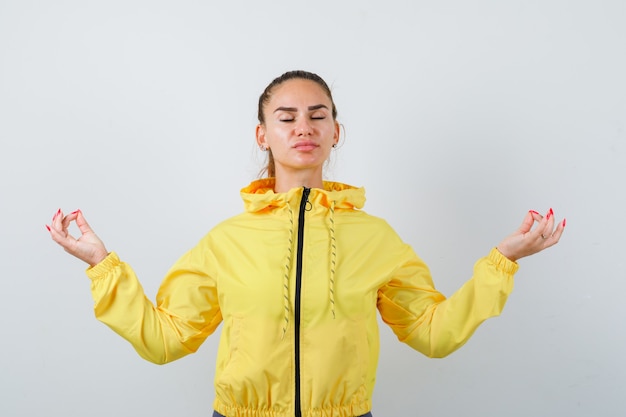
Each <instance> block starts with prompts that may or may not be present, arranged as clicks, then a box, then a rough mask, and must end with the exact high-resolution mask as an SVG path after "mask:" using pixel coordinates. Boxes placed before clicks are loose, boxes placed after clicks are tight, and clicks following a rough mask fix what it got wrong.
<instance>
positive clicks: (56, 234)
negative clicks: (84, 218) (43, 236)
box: [50, 227, 76, 250]
mask: <svg viewBox="0 0 626 417" xmlns="http://www.w3.org/2000/svg"><path fill="white" fill-rule="evenodd" d="M50 236H51V237H52V240H54V241H55V242H56V243H58V244H59V245H60V246H62V247H63V248H64V249H65V250H68V249H71V248H72V247H73V246H74V245H75V244H76V239H74V237H73V236H72V235H70V234H69V233H67V232H66V231H64V230H61V231H59V230H57V229H56V228H54V227H50Z"/></svg>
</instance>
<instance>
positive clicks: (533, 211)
mask: <svg viewBox="0 0 626 417" xmlns="http://www.w3.org/2000/svg"><path fill="white" fill-rule="evenodd" d="M528 211H529V212H531V213H532V214H539V212H538V211H535V210H528Z"/></svg>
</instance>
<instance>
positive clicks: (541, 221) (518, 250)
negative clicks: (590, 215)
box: [497, 209, 565, 262]
mask: <svg viewBox="0 0 626 417" xmlns="http://www.w3.org/2000/svg"><path fill="white" fill-rule="evenodd" d="M535 222H536V223H537V226H536V227H535V229H533V228H532V227H533V226H534V225H535ZM564 228H565V219H563V221H561V222H559V223H558V225H557V226H556V229H555V228H554V212H553V211H552V209H550V210H549V211H548V213H547V214H546V215H545V216H542V215H541V214H539V213H537V212H536V211H534V210H531V211H529V212H528V214H526V217H525V218H524V221H523V222H522V225H521V226H520V227H519V229H517V231H515V232H514V233H513V234H512V235H510V236H508V237H506V238H504V240H502V242H500V244H499V245H498V246H497V249H498V250H499V251H500V253H502V254H503V255H504V256H506V257H507V258H509V259H510V260H512V261H514V262H515V261H517V260H518V259H521V258H523V257H525V256H530V255H533V254H535V253H537V252H541V251H542V250H544V249H547V248H549V247H550V246H554V245H556V244H557V243H558V242H559V239H560V238H561V235H562V234H563V229H564Z"/></svg>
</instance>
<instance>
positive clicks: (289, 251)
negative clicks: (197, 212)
mask: <svg viewBox="0 0 626 417" xmlns="http://www.w3.org/2000/svg"><path fill="white" fill-rule="evenodd" d="M258 114H259V125H258V126H257V128H256V140H257V143H258V145H259V147H260V148H261V149H262V150H263V151H265V152H267V153H268V158H269V163H268V166H267V173H268V178H265V179H261V180H257V181H254V182H252V183H251V184H250V185H248V186H247V187H246V188H244V189H243V190H242V191H241V195H242V198H243V200H244V203H245V212H244V213H242V214H239V215H237V216H235V217H232V218H230V219H228V220H226V221H224V222H222V223H220V224H219V225H217V226H216V227H215V228H214V229H213V230H211V231H210V232H209V233H208V234H207V235H206V236H205V237H204V238H203V239H202V240H201V241H200V242H199V243H198V245H197V246H196V247H194V248H192V249H191V250H190V251H189V252H187V253H186V254H185V255H183V257H182V258H180V259H179V260H178V261H177V262H176V264H175V265H174V266H173V267H172V268H171V270H170V271H169V272H168V274H167V276H166V277H165V279H164V281H163V283H162V285H161V287H160V289H159V292H158V294H157V300H156V301H157V302H156V305H153V304H152V303H151V302H150V301H149V300H148V299H147V298H146V296H145V295H144V292H143V289H142V287H141V286H140V284H139V282H138V280H137V278H136V276H135V274H134V272H133V270H132V269H131V268H130V266H128V265H127V264H125V263H124V262H122V261H120V259H119V257H118V256H117V254H116V253H115V252H108V251H107V249H106V248H105V246H104V244H103V243H102V242H101V241H100V239H99V238H98V237H97V236H96V235H95V234H94V232H93V231H92V229H91V228H90V227H89V225H88V224H87V221H86V220H85V217H84V216H83V214H82V213H81V212H80V211H75V212H73V213H71V214H68V215H66V216H64V215H63V213H62V212H61V210H59V211H57V213H56V215H55V216H54V218H53V220H52V224H51V225H50V226H47V227H48V229H49V231H50V234H51V236H52V239H53V240H54V241H55V242H57V243H58V244H59V245H61V246H62V247H63V248H64V249H65V250H66V251H67V252H69V253H70V254H72V255H74V256H76V257H78V258H80V259H82V260H83V261H85V262H87V263H88V264H89V265H90V268H89V269H88V270H87V275H88V276H89V277H90V278H91V280H92V293H93V297H94V300H95V314H96V317H97V318H98V319H99V320H101V321H102V322H104V323H106V324H107V325H108V326H110V327H111V328H112V329H113V330H114V331H116V332H117V333H119V334H120V335H121V336H122V337H124V338H125V339H127V340H128V341H129V342H130V343H131V344H132V345H133V346H134V348H135V349H136V350H137V352H138V353H139V354H140V355H141V356H142V357H144V358H145V359H147V360H149V361H152V362H155V363H160V364H162V363H166V362H170V361H173V360H176V359H178V358H180V357H182V356H185V355H187V354H189V353H192V352H195V351H196V350H197V349H198V347H199V346H200V345H201V344H202V342H203V341H204V340H205V339H206V338H207V336H209V335H210V334H211V333H213V331H214V330H215V329H216V328H217V326H218V325H219V324H220V323H221V322H224V329H223V330H222V336H221V340H220V344H219V351H218V356H217V365H216V372H215V390H216V397H215V401H214V409H215V414H214V416H227V417H243V416H245V417H256V416H263V417H291V416H296V417H300V416H306V417H313V416H316V417H317V416H340V417H344V416H345V417H355V416H370V415H371V414H370V410H371V407H372V404H371V398H372V391H373V389H374V381H375V374H376V365H377V361H378V350H379V341H378V327H377V319H376V310H378V311H379V312H380V314H381V317H382V319H383V320H384V322H385V323H387V324H388V325H389V326H391V328H392V329H393V331H394V332H395V334H396V335H397V336H398V338H399V340H400V341H402V342H404V343H407V344H408V345H410V346H411V347H413V348H414V349H416V350H418V351H420V352H422V353H423V354H425V355H428V356H431V357H442V356H445V355H448V354H450V353H451V352H453V351H454V350H456V349H457V348H459V347H460V346H462V345H463V344H464V343H465V342H466V341H467V340H468V338H469V337H470V336H471V335H472V333H473V332H474V331H475V329H476V328H477V327H478V325H479V324H480V323H482V322H483V321H484V320H486V319H487V318H489V317H492V316H496V315H498V314H500V312H501V311H502V308H503V306H504V303H505V301H506V299H507V296H508V295H509V293H510V292H511V290H512V286H513V274H514V273H515V272H516V271H517V269H518V265H517V263H516V261H517V260H518V259H520V258H522V257H525V256H529V255H532V254H534V253H537V252H539V251H541V250H543V249H546V248H548V247H550V246H552V245H554V244H556V243H557V242H558V241H559V238H560V237H561V234H562V233H563V229H564V227H565V220H563V221H561V222H559V223H558V224H557V223H556V222H555V218H554V215H553V212H552V210H550V211H549V212H548V213H547V215H546V216H541V215H540V214H538V213H537V212H535V211H530V212H528V213H527V214H526V216H525V218H524V220H523V222H522V225H521V227H520V228H519V229H518V230H517V231H516V232H514V233H513V234H512V235H510V236H508V237H507V238H505V239H504V240H502V242H500V244H499V245H498V246H497V247H495V248H493V249H492V250H491V251H490V252H489V254H488V255H487V256H486V257H484V258H482V259H479V260H478V261H477V262H476V264H475V266H474V274H473V277H472V278H471V279H470V280H469V281H468V282H467V283H465V284H464V285H463V286H462V287H461V288H460V289H459V290H458V291H457V292H456V293H455V294H454V295H452V296H451V297H450V298H448V299H446V298H445V297H444V296H443V295H442V294H441V293H439V292H438V291H437V290H436V289H435V287H434V285H433V282H432V279H431V276H430V273H429V271H428V268H427V266H426V265H425V264H424V262H422V260H421V259H420V258H419V257H418V256H417V255H416V254H415V253H414V251H413V250H412V249H411V247H409V246H408V245H407V244H405V243H403V242H402V241H401V240H400V238H399V237H398V235H397V234H396V233H395V232H394V231H393V230H392V229H391V228H390V226H389V225H388V224H387V223H385V221H383V220H381V219H379V218H376V217H372V216H369V215H368V214H366V213H365V212H363V211H362V210H361V208H362V206H363V204H364V201H365V196H364V190H363V189H362V188H355V187H352V186H349V185H345V184H341V183H336V182H328V181H323V179H322V170H323V165H324V162H325V161H326V160H327V159H328V156H329V153H330V152H331V150H332V148H333V147H334V146H335V145H336V144H337V142H338V140H339V132H340V130H339V124H338V122H337V119H336V117H337V109H336V107H335V104H334V102H333V99H332V95H331V92H330V90H329V88H328V86H327V85H326V83H325V82H324V81H323V80H322V79H321V78H320V77H319V76H317V75H315V74H312V73H309V72H304V71H292V72H288V73H285V74H283V75H282V76H280V77H278V78H277V79H275V80H274V81H273V82H272V83H271V84H270V85H269V86H268V87H267V88H266V89H265V91H264V92H263V94H262V95H261V97H260V98H259V113H258ZM71 222H76V224H77V225H78V228H79V230H80V234H81V236H80V237H79V238H78V239H75V238H74V237H72V236H71V235H69V233H68V227H69V225H70V223H71ZM533 226H534V227H533Z"/></svg>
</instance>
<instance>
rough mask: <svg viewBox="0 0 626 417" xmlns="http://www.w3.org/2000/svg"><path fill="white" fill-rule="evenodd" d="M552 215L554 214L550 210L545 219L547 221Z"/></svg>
mask: <svg viewBox="0 0 626 417" xmlns="http://www.w3.org/2000/svg"><path fill="white" fill-rule="evenodd" d="M553 214H554V212H553V211H552V209H550V211H549V212H548V214H547V216H546V218H547V219H548V220H549V219H550V217H552V215H553Z"/></svg>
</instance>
